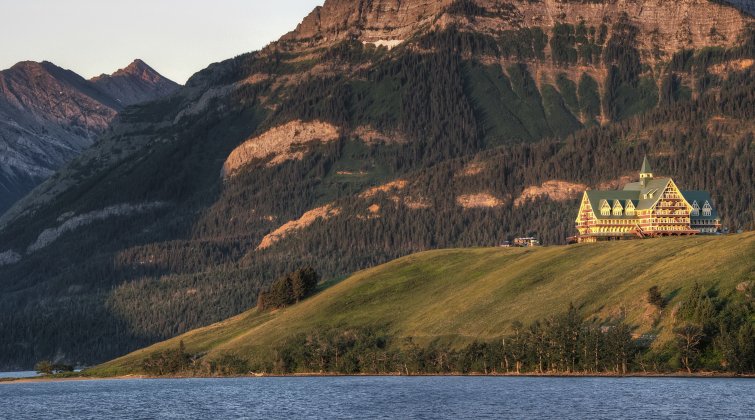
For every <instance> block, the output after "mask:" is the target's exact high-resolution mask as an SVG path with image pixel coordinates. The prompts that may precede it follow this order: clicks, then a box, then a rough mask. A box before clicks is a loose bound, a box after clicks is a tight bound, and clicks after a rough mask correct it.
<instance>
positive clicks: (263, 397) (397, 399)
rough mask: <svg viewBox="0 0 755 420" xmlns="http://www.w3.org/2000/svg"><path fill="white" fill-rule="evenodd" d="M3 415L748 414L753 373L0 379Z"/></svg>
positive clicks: (753, 407) (752, 410)
mask: <svg viewBox="0 0 755 420" xmlns="http://www.w3.org/2000/svg"><path fill="white" fill-rule="evenodd" d="M0 418H3V419H5V418H8V419H27V418H28V419H38V418H45V419H55V418H59V419H77V418H83V419H98V418H119V419H152V418H162V419H183V418H213V419H232V418H250V419H289V418H327V419H347V418H368V419H379V418H385V419H394V418H396V419H460V418H496V419H498V418H546V419H586V418H590V419H593V418H594V419H630V418H631V419H657V418H679V419H681V418H706V419H712V418H721V419H735V418H743V419H744V418H747V419H752V418H755V380H749V379H678V378H521V377H520V378H512V377H334V378H317V377H315V378H237V379H164V380H163V379H154V380H98V381H78V382H53V383H18V384H0Z"/></svg>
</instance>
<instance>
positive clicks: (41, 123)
mask: <svg viewBox="0 0 755 420" xmlns="http://www.w3.org/2000/svg"><path fill="white" fill-rule="evenodd" d="M177 88H178V85H177V84H175V83H173V82H172V81H170V80H168V79H165V78H164V77H162V76H160V75H159V74H158V73H157V72H155V71H154V70H153V69H151V68H150V67H149V66H147V65H146V64H145V63H143V62H142V61H141V60H137V61H135V62H134V63H132V64H131V65H130V66H128V67H127V68H125V69H123V70H119V71H118V72H116V73H114V74H113V75H111V76H100V77H98V78H95V79H93V80H92V81H88V80H85V79H84V78H82V77H81V76H79V75H77V74H76V73H74V72H72V71H69V70H64V69H62V68H60V67H58V66H56V65H54V64H52V63H49V62H43V63H36V62H21V63H18V64H16V65H15V66H13V67H12V68H10V69H8V70H4V71H2V72H0V151H2V155H1V156H0V213H3V212H4V211H5V210H6V209H7V208H8V207H10V206H11V205H12V204H13V203H14V202H15V201H16V200H18V199H19V198H21V197H23V196H24V195H26V193H28V192H29V191H31V189H32V188H33V187H35V186H36V185H37V184H39V183H40V182H42V181H43V180H45V179H46V178H48V177H49V176H50V175H52V174H53V173H54V172H55V171H56V170H57V169H59V168H60V167H61V166H63V165H64V164H65V163H67V162H69V161H70V160H71V159H73V158H74V157H76V156H77V155H78V154H79V153H80V152H81V151H82V150H84V149H86V148H88V147H89V146H91V145H92V143H93V142H94V141H95V139H96V138H97V136H99V135H100V134H102V133H103V132H104V131H105V130H106V129H107V128H108V126H109V125H110V123H111V121H112V120H113V118H114V117H115V116H116V114H117V113H118V112H119V111H121V110H123V109H124V108H125V107H126V106H128V105H132V104H135V103H139V102H145V101H151V100H154V99H157V98H161V97H163V96H166V95H168V94H170V93H172V92H174V91H175V90H176V89H177Z"/></svg>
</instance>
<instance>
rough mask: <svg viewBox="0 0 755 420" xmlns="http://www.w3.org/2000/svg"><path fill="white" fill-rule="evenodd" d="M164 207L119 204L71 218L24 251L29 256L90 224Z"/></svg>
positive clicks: (161, 205) (143, 204)
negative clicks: (62, 236) (67, 233)
mask: <svg viewBox="0 0 755 420" xmlns="http://www.w3.org/2000/svg"><path fill="white" fill-rule="evenodd" d="M164 206H165V203H160V202H156V203H142V204H119V205H116V206H110V207H106V208H104V209H101V210H96V211H92V212H89V213H85V214H81V215H78V216H72V217H70V218H69V219H67V220H66V221H64V222H63V223H61V224H60V225H59V226H57V227H54V228H49V229H45V230H44V231H42V233H40V234H39V236H38V237H37V240H36V241H34V243H33V244H31V245H29V247H28V248H27V249H26V252H27V253H29V254H30V253H32V252H35V251H39V250H40V249H42V248H44V247H46V246H48V245H50V244H51V243H53V242H55V241H56V240H57V239H58V238H60V236H61V235H63V234H64V233H66V232H71V231H74V230H76V229H78V228H80V227H82V226H86V225H88V224H90V223H94V222H97V221H101V220H107V219H110V218H112V217H117V216H128V215H132V214H137V213H144V212H147V211H150V210H155V209H158V208H160V207H164Z"/></svg>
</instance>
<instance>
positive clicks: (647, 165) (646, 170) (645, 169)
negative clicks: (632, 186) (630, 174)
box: [640, 156, 653, 174]
mask: <svg viewBox="0 0 755 420" xmlns="http://www.w3.org/2000/svg"><path fill="white" fill-rule="evenodd" d="M640 173H641V174H651V173H653V170H652V169H650V162H649V161H648V157H647V156H645V159H644V160H643V161H642V169H640Z"/></svg>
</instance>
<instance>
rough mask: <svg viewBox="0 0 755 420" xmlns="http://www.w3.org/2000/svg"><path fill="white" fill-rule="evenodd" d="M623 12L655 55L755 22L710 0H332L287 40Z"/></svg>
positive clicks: (535, 23) (387, 37) (385, 39)
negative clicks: (638, 29)
mask: <svg viewBox="0 0 755 420" xmlns="http://www.w3.org/2000/svg"><path fill="white" fill-rule="evenodd" d="M623 13H626V14H627V16H628V17H629V20H630V22H631V23H632V24H633V25H635V26H637V27H638V28H640V29H641V31H640V34H639V35H640V36H639V41H640V43H641V45H642V49H643V50H644V51H645V52H646V53H648V54H646V55H648V56H650V55H651V54H649V52H656V53H657V52H658V51H661V52H663V53H665V55H667V56H668V55H670V54H673V53H675V52H677V51H679V50H680V49H682V48H700V47H705V46H731V45H734V44H736V43H737V42H738V41H739V37H740V35H741V32H742V28H743V27H745V26H746V25H747V24H748V22H751V21H752V20H751V19H750V18H749V17H747V16H745V15H744V14H742V13H740V12H739V11H737V10H735V9H733V8H731V7H726V6H723V5H721V4H717V3H713V2H711V1H709V0H605V1H585V0H513V1H501V0H417V1H403V0H359V1H350V0H326V1H325V4H324V5H323V6H322V7H318V8H316V9H315V10H314V11H313V12H312V13H310V15H309V16H307V17H306V18H305V19H304V21H303V22H302V23H301V24H300V25H299V26H298V27H297V28H296V30H295V31H293V32H291V33H289V34H287V35H286V36H284V37H283V38H282V40H283V41H288V42H295V43H297V44H299V45H300V46H321V45H323V44H328V43H333V42H337V41H341V40H345V39H353V38H355V39H359V40H361V41H362V42H365V43H375V44H378V45H381V44H382V45H389V46H390V45H395V43H396V42H402V41H405V40H407V39H409V38H411V37H412V36H414V35H417V34H420V33H423V32H426V31H428V30H431V29H437V28H444V27H448V26H449V25H457V26H459V27H461V28H462V29H466V30H470V31H475V32H481V33H488V34H496V33H500V32H501V31H504V30H510V29H519V28H524V27H540V28H543V29H546V28H547V29H550V28H552V27H553V26H554V25H556V24H558V23H570V24H579V23H580V22H584V23H585V25H586V26H588V27H590V26H594V27H599V26H600V25H602V24H607V25H609V26H610V24H611V23H612V22H615V21H617V20H618V18H619V17H620V16H621V15H622V14H623ZM546 32H548V31H546ZM392 43H393V44H392ZM655 55H657V54H655Z"/></svg>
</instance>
